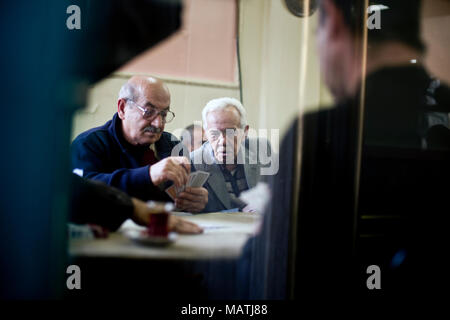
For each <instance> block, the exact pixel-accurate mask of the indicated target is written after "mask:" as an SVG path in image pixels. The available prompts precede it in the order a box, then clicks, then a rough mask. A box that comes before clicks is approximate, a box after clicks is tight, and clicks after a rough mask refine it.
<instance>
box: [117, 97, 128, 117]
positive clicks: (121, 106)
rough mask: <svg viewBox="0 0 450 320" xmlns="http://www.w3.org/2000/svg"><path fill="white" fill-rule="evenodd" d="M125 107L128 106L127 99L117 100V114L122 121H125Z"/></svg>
mask: <svg viewBox="0 0 450 320" xmlns="http://www.w3.org/2000/svg"><path fill="white" fill-rule="evenodd" d="M125 106H126V100H125V99H119V100H117V114H118V115H119V118H120V119H122V120H123V119H125Z"/></svg>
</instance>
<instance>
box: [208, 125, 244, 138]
mask: <svg viewBox="0 0 450 320" xmlns="http://www.w3.org/2000/svg"><path fill="white" fill-rule="evenodd" d="M239 132H240V130H239V128H227V129H224V130H218V129H210V130H208V136H209V138H210V139H211V140H213V141H214V140H217V139H219V138H220V136H221V135H222V136H223V137H224V138H232V137H235V136H237V135H238V134H239Z"/></svg>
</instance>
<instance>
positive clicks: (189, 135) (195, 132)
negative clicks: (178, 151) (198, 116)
mask: <svg viewBox="0 0 450 320" xmlns="http://www.w3.org/2000/svg"><path fill="white" fill-rule="evenodd" d="M203 135H204V133H203V128H202V126H200V125H195V124H191V125H189V126H187V127H186V128H185V129H184V130H183V133H182V134H181V141H182V142H183V144H184V145H185V146H186V147H187V148H188V151H189V152H191V151H194V150H195V149H198V148H200V147H201V146H202V144H203Z"/></svg>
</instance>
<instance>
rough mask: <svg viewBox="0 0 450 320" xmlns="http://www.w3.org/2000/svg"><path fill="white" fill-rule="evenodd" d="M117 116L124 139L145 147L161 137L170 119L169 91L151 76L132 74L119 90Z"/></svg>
mask: <svg viewBox="0 0 450 320" xmlns="http://www.w3.org/2000/svg"><path fill="white" fill-rule="evenodd" d="M118 115H119V118H120V119H121V120H122V132H123V136H124V137H125V139H126V140H127V141H128V142H129V143H130V144H132V145H135V146H148V145H150V144H152V143H155V142H156V141H158V140H159V139H160V138H161V134H162V132H163V131H164V126H165V123H166V120H171V118H172V113H171V111H170V93H169V89H168V88H167V86H166V85H165V84H164V83H163V82H162V81H161V80H159V79H156V78H153V77H144V76H134V77H132V78H131V79H130V80H128V82H127V83H125V84H124V85H123V86H122V88H121V89H120V92H119V100H118Z"/></svg>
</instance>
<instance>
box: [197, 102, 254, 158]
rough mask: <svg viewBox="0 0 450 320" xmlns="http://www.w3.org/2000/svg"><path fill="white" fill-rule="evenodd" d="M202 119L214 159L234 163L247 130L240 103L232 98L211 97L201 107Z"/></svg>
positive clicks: (243, 111) (244, 115) (243, 110)
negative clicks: (203, 106) (211, 98)
mask: <svg viewBox="0 0 450 320" xmlns="http://www.w3.org/2000/svg"><path fill="white" fill-rule="evenodd" d="M202 119H203V128H204V129H205V134H206V138H207V139H208V142H209V143H210V144H211V146H212V149H213V151H214V157H215V158H216V160H217V161H218V162H219V163H227V164H232V163H235V160H236V157H237V154H238V152H239V148H240V147H241V144H242V141H243V140H244V139H245V137H246V135H247V132H248V125H247V117H246V111H245V109H244V107H243V106H242V104H241V103H240V102H239V101H238V100H236V99H234V98H219V99H213V100H211V101H209V102H208V103H207V104H206V106H205V108H203V111H202ZM230 162H231V163H230Z"/></svg>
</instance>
